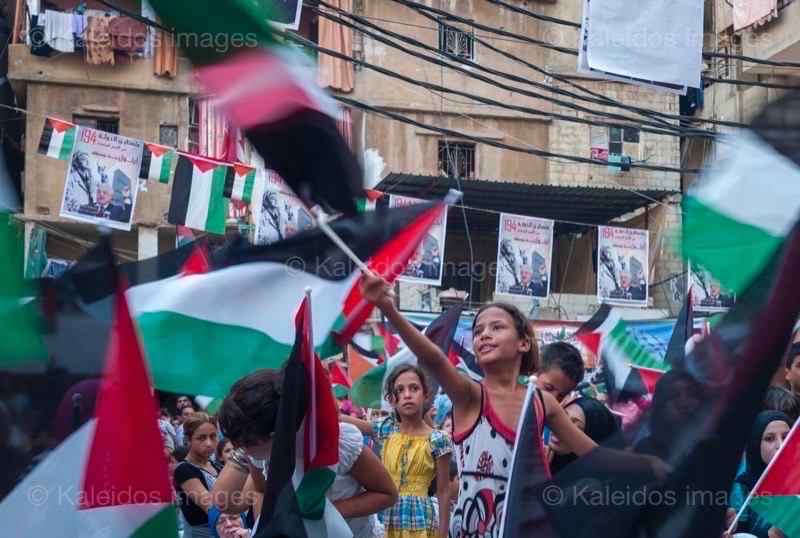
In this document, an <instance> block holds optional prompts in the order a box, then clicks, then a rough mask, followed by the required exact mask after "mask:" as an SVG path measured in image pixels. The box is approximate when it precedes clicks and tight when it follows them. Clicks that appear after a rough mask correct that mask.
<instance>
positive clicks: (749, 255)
mask: <svg viewBox="0 0 800 538" xmlns="http://www.w3.org/2000/svg"><path fill="white" fill-rule="evenodd" d="M798 106H800V94H798V93H797V92H795V93H793V94H791V95H789V96H787V97H785V98H783V99H781V100H779V101H777V102H776V103H774V104H772V105H770V106H769V107H768V108H767V109H766V110H765V111H764V112H763V113H762V114H761V115H760V116H759V117H758V118H756V120H755V121H754V122H753V125H751V130H747V131H744V132H742V133H741V135H739V137H738V140H737V142H736V144H735V145H734V146H733V147H731V148H730V149H729V150H728V151H729V154H730V158H729V159H727V161H726V165H725V167H724V168H723V169H722V170H720V171H719V172H716V173H714V174H713V175H711V176H710V177H708V178H705V179H704V180H703V181H702V182H701V183H699V184H698V186H697V188H696V191H695V192H694V193H693V194H692V195H691V196H690V197H688V198H686V200H685V212H686V217H685V218H684V223H683V255H684V256H685V257H686V258H691V260H692V261H696V262H698V263H699V264H700V265H702V266H703V267H705V268H706V269H708V271H709V272H710V273H711V274H712V275H714V276H716V277H718V278H719V279H720V281H721V282H722V283H723V285H724V286H725V287H727V288H731V289H733V290H734V292H736V293H739V292H741V291H742V290H743V289H744V288H745V287H747V285H748V284H749V283H750V282H751V281H752V280H753V278H754V277H755V276H756V275H758V274H759V273H760V272H761V271H762V270H763V269H764V267H766V265H767V264H768V263H769V261H770V260H771V259H772V258H773V257H774V256H775V255H776V254H777V252H778V250H779V249H780V246H781V244H782V243H783V242H784V241H785V240H786V236H787V235H788V234H789V232H790V231H791V230H792V227H793V226H794V224H795V222H797V221H798V219H800V168H798V164H800V152H798V151H797V149H796V148H794V150H793V149H792V148H791V147H790V146H791V145H792V144H793V143H795V141H796V137H795V136H793V135H794V133H795V132H796V129H798V127H799V126H798V125H795V124H794V123H796V122H793V121H788V120H787V119H786V118H793V116H792V114H793V113H794V111H796V110H797V107H798ZM753 177H761V178H764V179H763V180H762V181H757V182H754V181H753ZM743 200H747V203H742V201H743Z"/></svg>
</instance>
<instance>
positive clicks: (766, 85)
mask: <svg viewBox="0 0 800 538" xmlns="http://www.w3.org/2000/svg"><path fill="white" fill-rule="evenodd" d="M392 1H394V2H398V3H402V4H407V5H408V7H409V8H410V9H413V10H415V11H418V12H419V10H425V11H430V12H432V13H437V14H438V15H440V16H441V17H445V18H450V19H452V20H459V22H461V21H463V23H464V24H468V25H469V26H472V27H473V28H478V29H480V30H482V31H485V32H491V33H495V34H497V35H502V36H505V37H511V38H516V39H519V40H521V41H525V42H528V43H531V44H533V45H537V46H540V47H543V48H546V49H550V50H555V51H557V52H561V53H563V54H569V55H572V56H577V55H578V49H573V48H568V47H560V46H556V45H552V44H550V43H546V42H541V41H539V40H536V39H532V38H529V37H527V36H523V35H520V34H515V33H513V32H508V31H507V30H501V29H497V28H493V27H492V26H487V25H484V24H481V23H478V22H475V21H472V20H468V19H464V18H463V17H459V16H458V15H455V14H453V13H450V12H448V11H444V10H439V9H436V8H434V7H430V6H426V5H424V4H420V3H419V2H413V1H409V0H392ZM487 1H490V0H487ZM492 3H494V2H492ZM563 22H568V21H563ZM572 24H575V23H570V25H572ZM742 58H743V59H747V61H753V63H762V62H759V61H758V59H757V58H749V57H742ZM787 63H788V64H789V65H785V64H787ZM783 64H784V65H781V66H777V65H776V67H798V68H800V63H797V64H795V65H792V63H791V62H783ZM765 65H771V63H767V64H765ZM701 78H702V80H705V81H708V82H716V83H721V84H736V85H740V86H758V87H764V88H775V89H791V90H795V89H800V86H789V85H784V84H772V83H768V82H757V81H747V80H737V79H713V78H709V77H701Z"/></svg>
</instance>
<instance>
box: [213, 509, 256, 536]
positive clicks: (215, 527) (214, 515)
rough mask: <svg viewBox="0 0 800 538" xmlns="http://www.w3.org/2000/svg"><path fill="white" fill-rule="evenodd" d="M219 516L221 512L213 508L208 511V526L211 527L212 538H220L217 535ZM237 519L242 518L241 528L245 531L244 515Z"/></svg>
mask: <svg viewBox="0 0 800 538" xmlns="http://www.w3.org/2000/svg"><path fill="white" fill-rule="evenodd" d="M221 515H222V512H220V511H219V510H217V509H216V508H214V507H213V506H212V507H211V508H209V509H208V526H209V527H211V532H213V533H214V538H220V536H219V533H218V532H217V520H218V519H219V516H221ZM239 517H241V518H242V528H244V529H246V528H247V522H246V521H245V519H244V515H240V516H239Z"/></svg>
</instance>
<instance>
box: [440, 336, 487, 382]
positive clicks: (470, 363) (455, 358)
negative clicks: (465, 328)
mask: <svg viewBox="0 0 800 538" xmlns="http://www.w3.org/2000/svg"><path fill="white" fill-rule="evenodd" d="M447 358H448V359H450V363H451V364H452V365H453V366H455V367H456V370H458V371H459V372H461V373H463V374H467V375H468V376H469V377H470V379H473V380H475V381H480V380H482V379H483V375H484V373H483V368H481V365H480V364H478V360H477V358H475V355H474V354H473V353H472V352H471V351H470V350H469V349H467V348H466V346H465V345H464V339H463V338H462V339H461V340H460V341H458V342H456V341H453V344H452V345H451V346H450V352H449V353H448V354H447Z"/></svg>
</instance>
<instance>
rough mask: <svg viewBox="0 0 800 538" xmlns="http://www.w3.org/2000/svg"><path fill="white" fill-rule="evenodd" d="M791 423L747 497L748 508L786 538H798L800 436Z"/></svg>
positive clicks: (796, 423) (799, 515) (799, 519)
mask: <svg viewBox="0 0 800 538" xmlns="http://www.w3.org/2000/svg"><path fill="white" fill-rule="evenodd" d="M798 424H800V421H798V422H795V424H794V426H793V427H792V431H791V432H789V436H788V437H787V438H786V439H785V440H784V441H783V445H781V448H780V449H779V450H778V453H777V454H775V456H774V457H773V458H772V461H770V463H769V465H768V466H767V470H766V471H764V475H763V476H762V477H761V479H759V481H758V484H756V487H755V488H753V491H752V492H751V493H750V495H752V497H751V498H750V504H749V506H750V508H752V509H753V510H755V511H756V512H758V513H759V515H761V516H762V517H763V518H764V519H766V520H767V521H769V522H770V523H771V524H772V525H773V526H775V527H778V528H779V529H780V530H782V531H783V533H784V534H785V535H786V536H800V465H798V462H800V435H798V433H797V430H798V427H797V426H798Z"/></svg>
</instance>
